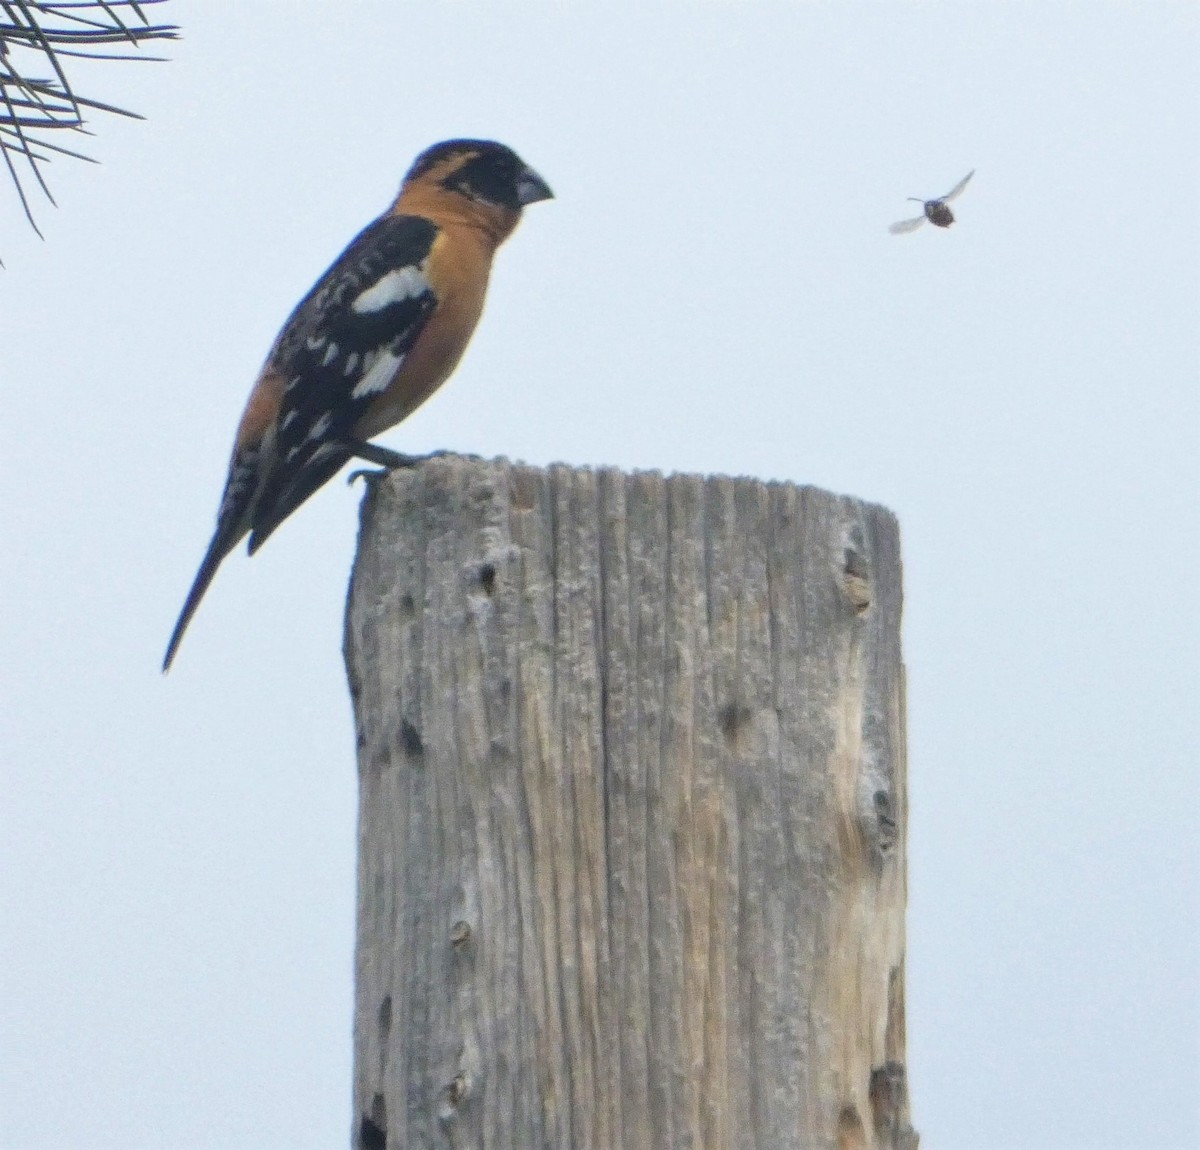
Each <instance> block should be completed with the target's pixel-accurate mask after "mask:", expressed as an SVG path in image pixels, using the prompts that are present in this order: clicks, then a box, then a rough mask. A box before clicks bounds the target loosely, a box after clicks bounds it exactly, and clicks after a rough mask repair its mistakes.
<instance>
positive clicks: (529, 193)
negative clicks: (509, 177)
mask: <svg viewBox="0 0 1200 1150" xmlns="http://www.w3.org/2000/svg"><path fill="white" fill-rule="evenodd" d="M552 199H554V193H553V192H552V191H551V190H550V185H549V184H547V183H546V181H545V180H543V179H542V177H541V176H539V175H538V174H537V172H535V171H534V170H533V169H532V168H529V167H527V168H525V169H524V170H523V171H522V172H521V174H520V175H519V176H518V177H517V202H518V203H519V204H520V205H521V206H522V207H524V206H525V205H526V204H536V203H537V202H538V200H552Z"/></svg>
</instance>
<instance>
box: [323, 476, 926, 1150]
mask: <svg viewBox="0 0 1200 1150" xmlns="http://www.w3.org/2000/svg"><path fill="white" fill-rule="evenodd" d="M900 575H901V573H900V554H899V538H898V529H897V525H896V521H895V519H894V517H893V516H892V515H891V514H890V513H889V512H887V511H886V510H884V509H883V508H880V507H877V506H873V505H870V504H865V503H861V502H858V501H856V500H852V499H848V498H844V497H839V496H835V495H831V494H828V493H826V492H822V491H818V490H816V489H813V488H800V487H795V486H792V485H790V484H781V483H769V484H767V483H761V482H758V481H755V480H749V479H729V478H724V477H716V478H703V477H699V476H694V475H676V476H672V477H670V478H663V476H661V475H659V474H657V473H653V472H650V473H637V474H632V475H630V474H623V473H621V472H619V471H616V470H610V469H601V470H598V471H594V470H588V469H571V468H568V467H564V466H554V467H551V468H549V469H545V470H542V469H536V468H532V467H525V466H519V465H512V464H509V463H507V462H506V461H503V460H501V461H496V462H484V461H477V460H465V459H459V458H454V457H448V458H441V459H433V460H430V461H428V462H426V463H424V464H423V465H421V466H420V467H418V468H416V469H413V470H408V471H397V472H394V473H393V474H392V475H391V476H389V477H388V478H387V479H386V480H382V481H379V482H377V483H376V484H374V485H373V490H372V493H371V495H370V496H369V498H368V499H367V500H366V502H365V504H364V511H363V523H362V535H361V539H360V546H359V554H358V559H357V563H356V566H355V572H354V579H353V585H352V589H351V595H350V601H349V605H348V609H347V622H346V661H347V668H348V673H349V677H350V683H351V689H352V694H353V698H354V707H355V715H356V721H357V727H358V739H359V777H360V817H359V847H360V861H359V892H358V903H359V911H358V949H357V959H356V1017H355V1129H354V1139H355V1141H354V1145H355V1146H356V1147H358V1148H360V1150H379V1148H382V1147H388V1148H390V1150H396V1148H400V1147H403V1148H409V1147H459V1146H461V1147H496V1148H502V1147H538V1148H541V1147H548V1148H549V1147H553V1148H563V1150H567V1148H570V1150H585V1148H586V1150H612V1148H618V1147H622V1148H641V1147H645V1148H647V1150H651V1148H652V1150H662V1148H674V1147H681V1148H682V1147H687V1148H691V1150H718V1148H719V1150H724V1148H739V1150H741V1148H745V1150H750V1148H755V1150H758V1148H761V1150H779V1148H781V1147H803V1148H810V1147H811V1148H814V1150H820V1148H826V1147H828V1148H830V1150H833V1148H839V1150H842V1148H845V1150H853V1148H859V1147H870V1148H872V1150H874V1148H880V1150H883V1148H888V1150H891V1148H895V1150H915V1147H916V1145H917V1136H916V1134H915V1133H914V1132H913V1130H912V1127H911V1125H910V1124H909V1117H908V1093H907V1083H906V1076H905V1069H904V1067H905V1051H904V999H903V989H904V909H905V896H906V891H905V871H906V844H905V822H906V796H905V758H904V755H905V747H904V679H903V666H902V663H901V654H900V614H901V578H900Z"/></svg>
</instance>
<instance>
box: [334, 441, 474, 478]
mask: <svg viewBox="0 0 1200 1150" xmlns="http://www.w3.org/2000/svg"><path fill="white" fill-rule="evenodd" d="M342 446H344V447H345V448H346V450H347V451H349V452H350V454H351V455H353V456H356V457H357V458H359V459H365V460H366V461H367V462H368V463H375V464H378V465H379V466H380V467H382V468H383V469H384V472H385V473H386V472H388V471H395V470H396V469H397V468H399V467H416V466H418V465H419V464H421V463H424V462H425V460H427V459H441V458H443V457H444V456H448V455H456V456H458V458H460V459H470V460H474V461H478V460H479V459H480V458H481V456H478V455H462V454H460V453H459V452H457V451H446V450H444V449H443V450H441V451H431V452H429V454H428V455H404V454H402V453H401V452H399V451H393V450H392V449H391V448H390V447H380V446H379V444H377V443H369V442H367V441H366V440H362V439H344V440H343V441H342ZM367 474H375V473H374V472H364V471H355V472H353V473H352V474H351V476H350V482H353V481H354V480H355V479H357V478H358V477H359V476H360V475H367Z"/></svg>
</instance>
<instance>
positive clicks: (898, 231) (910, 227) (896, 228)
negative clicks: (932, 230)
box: [888, 216, 925, 236]
mask: <svg viewBox="0 0 1200 1150" xmlns="http://www.w3.org/2000/svg"><path fill="white" fill-rule="evenodd" d="M924 222H925V217H924V216H916V217H914V218H913V219H911V220H900V221H898V222H897V223H894V224H892V226H891V227H890V228H888V231H889V232H891V233H892V235H894V236H899V235H903V234H904V233H905V232H915V231H916V230H917V228H919V227H920V226H921V225H922V224H923V223H924Z"/></svg>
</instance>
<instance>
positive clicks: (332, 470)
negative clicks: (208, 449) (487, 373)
mask: <svg viewBox="0 0 1200 1150" xmlns="http://www.w3.org/2000/svg"><path fill="white" fill-rule="evenodd" d="M553 198H554V193H553V192H552V191H551V190H550V187H549V185H548V184H547V183H546V181H545V180H544V179H542V177H541V176H540V175H538V173H537V172H535V171H534V170H533V168H531V167H530V166H529V165H528V164H526V163H525V161H524V160H522V159H521V158H520V157H519V156H518V155H517V153H516V152H514V151H513V150H512V149H511V148H509V147H507V146H505V145H504V144H500V143H497V142H496V141H494V140H473V139H457V140H445V141H443V142H441V143H438V144H434V145H433V146H432V147H430V148H427V149H426V150H425V151H423V152H422V153H421V154H420V155H419V156H417V158H416V159H415V160H414V161H413V163H412V166H411V167H410V168H409V170H408V172H407V174H406V175H405V177H404V180H403V182H402V184H401V186H400V191H399V194H398V195H397V196H396V198H395V200H394V201H393V202H392V205H391V207H390V208H388V210H387V211H386V212H384V213H383V215H381V216H380V217H379V218H378V219H376V220H375V221H374V222H373V223H370V224H368V225H367V227H365V228H364V229H363V230H362V231H361V232H359V234H358V235H357V236H355V238H354V239H353V240H351V241H350V243H349V245H348V246H347V247H346V249H345V250H344V251H343V252H342V254H341V255H340V256H338V258H337V259H336V260H335V261H334V262H333V264H332V265H331V266H330V268H329V270H328V271H326V272H325V274H324V275H322V276H321V278H320V279H318V280H317V282H316V284H315V285H314V286H313V288H312V290H311V291H309V293H308V294H307V295H306V296H305V297H304V298H303V299H302V300H301V301H300V303H299V304H297V305H296V308H295V310H294V311H293V312H292V314H291V315H290V316H289V317H288V319H287V321H286V322H285V323H284V325H283V327H282V329H281V330H280V332H279V335H278V336H277V337H276V339H275V342H274V344H273V345H272V347H271V350H270V352H269V353H268V354H267V358H266V362H265V363H264V364H263V367H262V369H261V371H260V372H259V375H258V378H257V381H256V382H255V384H254V387H253V388H252V390H251V392H250V398H249V400H248V401H247V403H246V408H245V411H244V412H243V413H242V418H241V421H240V422H239V424H238V427H237V432H236V435H235V436H234V445H233V453H232V455H231V457H230V460H229V470H228V474H227V477H226V480H225V488H224V492H223V494H222V496H221V502H220V505H219V507H218V511H217V524H216V529H215V530H214V532H213V536H212V540H211V542H210V543H209V545H208V550H207V551H206V552H205V554H204V558H203V560H202V561H201V563H200V568H199V570H198V571H197V573H196V577H195V580H194V581H193V583H192V586H191V589H190V590H189V591H188V594H187V598H186V599H185V600H184V604H183V609H182V610H181V611H180V613H179V618H178V621H177V622H176V624H175V629H174V631H172V633H171V638H170V641H169V642H168V644H167V651H166V655H165V656H164V658H163V663H162V669H163V672H164V673H165V672H166V671H167V670H169V669H170V666H171V663H172V661H173V660H174V658H175V655H176V653H177V651H178V649H179V644H180V641H181V640H182V639H183V634H184V631H186V629H187V626H188V624H189V623H190V622H191V619H192V616H193V615H194V614H195V612H196V608H197V607H198V606H199V605H200V601H201V599H202V598H203V597H204V593H205V592H206V591H207V590H208V587H209V584H211V582H212V580H213V577H214V576H215V575H216V573H217V569H218V568H219V567H220V565H221V563H222V561H223V560H224V559H225V557H226V556H227V555H228V554H229V553H230V552H231V551H232V550H233V549H234V548H235V547H236V546H237V545H238V544H239V543H240V542H241V541H242V539H244V538H245V537H246V536H247V535H248V536H249V537H250V538H249V543H248V548H247V550H248V552H249V554H251V555H253V554H254V553H255V552H256V551H257V550H258V549H259V548H260V547H261V546H262V545H263V543H264V542H266V540H267V538H268V537H269V536H270V535H271V533H272V532H273V531H274V530H275V529H276V528H277V527H278V526H279V525H280V523H282V522H283V520H284V519H286V518H287V517H288V516H289V515H290V514H291V513H292V512H293V511H295V510H296V508H297V507H299V506H300V504H301V503H303V502H304V501H305V500H306V499H307V498H308V497H309V496H310V495H312V493H313V492H314V491H316V490H317V489H318V488H319V487H320V486H321V485H322V484H324V483H326V482H328V480H330V479H331V478H332V477H333V476H334V475H335V474H336V473H337V472H338V471H339V470H340V469H341V467H342V465H343V464H344V463H346V461H347V460H349V459H350V458H351V457H358V458H361V459H365V460H367V461H369V462H371V463H374V464H377V465H381V466H383V467H385V468H389V469H390V468H393V467H403V466H412V465H414V464H415V463H417V462H419V459H420V457H417V456H407V455H401V454H400V453H399V452H395V451H391V450H389V449H387V448H384V447H381V446H379V445H378V444H375V443H371V442H370V440H371V439H372V438H373V437H374V436H376V435H378V434H379V433H380V432H383V431H385V430H387V429H388V428H389V427H393V426H395V425H396V424H397V423H399V422H400V421H401V420H402V419H404V418H406V417H407V416H408V415H411V414H412V412H413V411H415V410H416V409H417V408H418V407H419V406H420V405H421V404H422V403H424V402H425V400H427V399H428V398H429V397H430V396H431V395H432V394H433V393H434V392H435V391H436V390H437V389H438V388H439V387H440V386H441V385H442V384H443V383H444V382H445V381H446V379H447V378H448V377H449V375H450V373H451V372H452V371H453V370H454V368H455V367H456V366H457V364H458V362H459V360H460V359H461V357H462V354H463V352H464V351H465V350H466V346H467V343H468V341H469V340H470V338H471V335H472V333H473V332H474V330H475V325H476V323H477V322H478V321H479V317H480V315H481V313H482V311H483V302H484V296H485V293H486V291H487V283H488V275H489V273H490V271H491V265H492V257H493V256H494V254H495V252H496V249H497V248H498V247H499V246H500V245H501V244H502V243H503V242H504V241H505V240H506V239H507V238H508V237H509V236H510V235H511V234H512V232H513V229H514V228H515V227H516V226H517V223H518V222H519V221H520V219H521V215H522V211H523V209H524V208H526V207H527V206H528V205H530V204H534V203H537V202H539V201H541V200H549V199H553Z"/></svg>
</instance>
